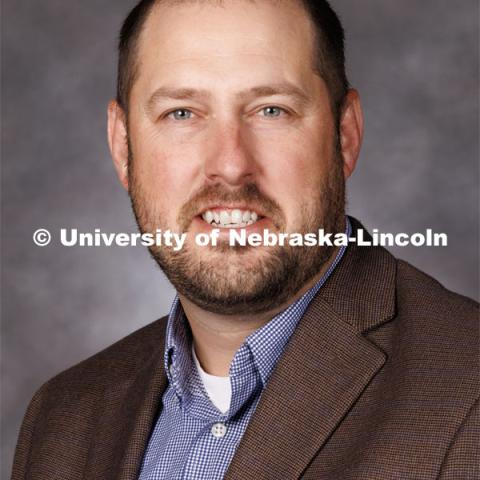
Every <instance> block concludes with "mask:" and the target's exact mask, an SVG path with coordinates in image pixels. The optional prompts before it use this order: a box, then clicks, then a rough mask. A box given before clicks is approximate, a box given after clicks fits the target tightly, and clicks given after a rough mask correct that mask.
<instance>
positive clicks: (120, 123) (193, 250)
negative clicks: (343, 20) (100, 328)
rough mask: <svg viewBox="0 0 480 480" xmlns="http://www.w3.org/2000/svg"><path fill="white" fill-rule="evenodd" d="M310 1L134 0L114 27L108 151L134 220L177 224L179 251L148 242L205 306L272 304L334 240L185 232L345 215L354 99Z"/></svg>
mask: <svg viewBox="0 0 480 480" xmlns="http://www.w3.org/2000/svg"><path fill="white" fill-rule="evenodd" d="M315 3H316V5H315V6H313V2H301V1H300V0H257V1H252V0H225V1H221V2H220V1H214V0H207V1H201V0H198V1H186V0H184V1H173V0H160V1H157V2H141V4H140V6H138V7H137V10H136V11H135V10H134V13H133V14H131V15H130V16H129V18H128V19H127V21H126V23H125V25H124V27H123V29H122V39H121V43H120V47H121V53H120V65H119V87H118V98H117V102H112V103H111V105H110V108H109V142H110V147H111V150H112V156H113V159H114V162H115V165H116V167H117V171H118V174H119V177H120V180H121V181H122V184H123V185H124V186H125V187H126V188H128V190H129V194H130V197H131V200H132V206H133V209H134V212H135V216H136V218H137V222H138V224H139V228H140V229H141V230H142V231H144V232H153V231H155V229H157V228H160V229H163V230H166V229H170V230H173V231H176V232H187V234H188V238H187V242H186V246H185V247H184V249H183V250H181V251H180V252H173V251H172V250H171V249H169V248H167V247H152V248H151V250H150V251H151V253H152V255H153V256H154V258H155V259H156V260H157V261H158V263H159V264H160V266H161V267H162V269H163V270H164V271H165V273H166V274H167V276H168V277H169V279H170V280H171V281H172V283H173V284H174V286H175V287H176V288H177V290H178V291H179V293H180V294H182V295H184V296H185V297H187V298H188V299H189V300H191V301H192V302H194V303H195V304H197V305H199V306H200V307H202V308H204V309H206V310H210V311H213V312H217V313H225V314H240V313H246V312H251V313H254V312H262V311H267V310H269V309H272V308H275V307H276V306H278V305H281V304H283V303H284V302H286V301H287V300H288V299H289V298H290V297H292V296H293V295H294V294H295V293H297V292H298V290H299V289H300V288H301V287H302V286H303V285H304V284H305V283H306V282H307V281H309V280H310V279H311V278H312V277H313V276H315V274H317V273H318V272H319V270H320V269H321V268H322V266H323V265H324V264H325V263H326V262H327V261H328V259H329V258H330V256H331V254H332V251H331V250H330V249H328V248H326V247H256V248H253V247H241V248H231V247H228V246H227V245H225V244H224V243H223V242H221V245H220V247H217V248H215V247H199V246H197V245H196V244H195V242H194V235H195V234H197V233H200V232H209V231H211V229H212V228H214V227H216V226H219V227H220V228H221V231H222V234H223V236H222V237H221V238H224V236H225V235H224V234H226V233H227V230H228V228H224V227H225V224H229V223H235V224H236V225H237V227H238V228H246V229H247V232H252V231H258V232H260V233H261V232H263V229H264V228H267V229H269V230H270V231H273V232H275V233H278V232H287V233H294V232H295V233H307V232H316V230H318V229H319V228H324V229H326V230H328V231H331V232H333V233H335V232H337V231H339V230H342V229H343V228H344V183H345V177H347V176H349V175H350V174H351V172H352V171H353V168H354V166H355V162H356V159H357V156H358V152H359V148H360V142H361V135H362V119H361V111H360V106H359V100H358V96H357V94H356V92H354V91H352V90H350V91H347V82H346V78H345V74H344V68H343V31H342V29H341V26H340V24H339V22H338V19H337V18H336V16H335V15H334V14H333V12H332V11H331V9H330V8H329V7H328V4H327V3H326V2H315ZM312 12H314V13H315V15H317V16H318V18H317V17H315V16H314V15H313V13H312ZM132 15H133V17H132ZM322 15H323V16H322ZM315 18H317V20H316V21H315ZM135 21H136V24H135ZM322 22H323V24H325V27H324V28H323V29H319V27H318V25H321V24H322ZM128 32H129V35H130V37H128ZM129 42H130V43H129ZM122 48H123V50H122ZM222 211H223V213H222ZM256 216H257V217H258V219H257V218H256ZM212 217H213V219H212ZM215 217H217V218H216V219H215ZM212 221H213V222H215V221H217V222H216V223H220V225H217V224H216V223H214V224H213V225H212V224H210V223H211V222H212ZM241 222H244V223H249V224H250V223H251V224H250V225H248V226H246V227H245V226H242V225H243V224H242V223H241ZM252 222H253V223H252Z"/></svg>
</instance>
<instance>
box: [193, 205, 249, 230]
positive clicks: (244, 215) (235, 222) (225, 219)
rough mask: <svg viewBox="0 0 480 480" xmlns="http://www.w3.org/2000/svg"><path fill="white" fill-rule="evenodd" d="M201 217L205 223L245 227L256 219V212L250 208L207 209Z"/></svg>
mask: <svg viewBox="0 0 480 480" xmlns="http://www.w3.org/2000/svg"><path fill="white" fill-rule="evenodd" d="M202 218H203V219H204V220H205V221H206V222H207V223H209V224H211V225H214V226H217V227H223V228H227V227H246V226H247V225H251V224H252V223H255V222H256V221H257V220H258V214H257V213H256V212H252V211H250V210H240V209H238V208H236V209H234V210H231V211H227V210H221V211H218V210H216V211H212V210H207V211H206V212H204V213H203V214H202Z"/></svg>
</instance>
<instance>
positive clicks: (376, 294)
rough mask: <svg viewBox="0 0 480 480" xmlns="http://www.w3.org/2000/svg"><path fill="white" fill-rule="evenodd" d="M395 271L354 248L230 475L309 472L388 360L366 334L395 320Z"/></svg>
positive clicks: (323, 294) (380, 256) (272, 384)
mask: <svg viewBox="0 0 480 480" xmlns="http://www.w3.org/2000/svg"><path fill="white" fill-rule="evenodd" d="M352 223H353V224H354V227H355V228H359V226H360V225H359V224H358V222H356V221H355V220H353V221H352ZM395 268H396V265H395V260H394V259H393V257H392V256H391V255H390V254H389V253H388V252H386V250H384V249H379V248H376V247H369V248H368V249H362V248H361V247H356V246H355V245H352V246H350V247H349V248H348V249H347V252H346V253H345V256H344V258H343V259H342V261H341V262H340V264H339V265H338V266H337V269H336V270H335V271H334V273H333V274H332V276H331V277H330V279H329V280H328V281H327V283H326V284H325V285H324V287H323V288H322V289H321V290H320V292H319V293H318V294H317V296H316V297H315V298H314V300H313V301H312V303H311V304H310V306H309V307H308V309H307V311H306V313H305V315H304V317H303V318H302V320H301V321H300V323H299V325H298V327H297V329H296V331H295V332H294V334H293V335H292V338H291V339H290V341H289V343H288V344H287V347H286V349H285V351H284V353H283V355H282V357H281V358H280V360H279V362H278V364H277V366H276V368H275V370H274V372H273V374H272V377H271V379H270V381H269V383H268V385H267V388H266V389H265V391H264V392H263V394H262V398H261V399H260V402H259V404H258V406H257V409H256V411H255V413H254V415H253V416H252V419H251V420H250V423H249V426H248V428H247V430H246V432H245V434H244V436H243V438H242V440H241V442H240V444H239V446H238V449H237V451H236V453H235V456H234V457H233V460H232V463H231V464H230V467H229V469H228V471H227V474H226V476H225V479H226V480H249V479H251V480H261V479H271V478H289V479H293V478H299V477H300V476H301V475H302V472H303V471H304V470H305V468H306V467H307V465H308V463H309V462H310V461H311V459H312V458H313V457H314V456H315V455H316V453H317V452H318V451H319V450H320V449H321V448H322V446H323V445H324V444H325V442H326V441H327V440H328V438H329V436H330V435H331V434H332V432H333V431H334V430H335V428H336V427H337V425H338V424H339V423H340V422H341V421H342V419H343V418H344V416H345V415H346V414H347V413H348V411H349V409H350V408H351V407H352V405H353V404H354V403H355V401H356V400H357V399H358V398H359V396H360V395H361V394H362V392H363V390H364V389H365V388H366V387H367V385H368V384H369V382H370V381H371V380H372V378H373V377H374V376H375V374H376V373H377V372H378V371H379V370H380V369H381V368H382V366H383V365H384V363H385V361H386V355H385V353H384V352H383V351H382V350H380V348H379V347H377V346H376V345H374V344H373V343H372V342H370V341H369V340H368V339H366V338H365V337H364V336H363V335H362V333H363V332H365V331H366V329H367V328H368V329H369V328H373V327H374V326H377V325H379V324H381V323H382V322H385V321H387V320H389V319H391V318H392V317H393V315H394V312H395V286H394V279H395Z"/></svg>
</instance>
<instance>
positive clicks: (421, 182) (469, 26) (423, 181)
mask: <svg viewBox="0 0 480 480" xmlns="http://www.w3.org/2000/svg"><path fill="white" fill-rule="evenodd" d="M133 3H134V2H133V1H130V0H96V1H92V0H82V2H67V1H65V0H44V1H42V2H27V1H21V0H8V1H4V2H3V33H2V37H3V38H2V40H3V42H2V43H3V57H2V61H3V69H2V72H3V98H2V99H3V106H2V108H3V112H2V122H3V140H4V142H3V151H2V153H3V155H2V156H3V165H2V202H1V207H2V248H3V250H2V273H3V276H2V281H3V282H2V283H3V285H2V286H3V289H2V290H3V292H2V293H3V295H2V300H3V301H2V332H1V333H2V388H1V394H2V436H3V441H2V445H3V453H2V460H1V463H2V466H3V467H2V468H3V470H2V473H3V474H4V475H5V478H6V477H7V472H8V471H9V470H10V465H11V458H12V455H13V449H14V444H15V440H16V436H17V433H18V428H19V424H20V421H21V418H22V415H23V413H24V411H25V408H26V406H27V403H28V401H29V399H30V398H31V396H32V394H33V393H34V391H35V390H36V389H37V388H38V387H39V386H40V385H41V384H42V383H43V382H44V381H46V380H47V379H48V378H50V377H51V376H53V375H54V374H55V373H57V372H59V371H61V370H63V369H64V368H66V367H68V366H70V365H72V364H74V363H76V362H78V361H80V360H82V359H84V358H86V357H87V356H89V355H91V354H93V353H95V352H97V351H99V350H100V349H102V348H104V347H106V346H107V345H109V344H111V343H113V342H114V341H116V340H118V339H120V338H121V337H123V336H125V335H127V334H128V333H130V332H132V331H134V330H135V329H137V328H139V327H141V326H142V325H145V324H147V323H149V322H151V321H153V320H155V319H156V318H158V317H160V316H162V315H163V314H165V313H166V312H167V310H168V307H169V303H170V301H171V299H172V296H173V289H172V287H171V286H169V284H168V283H167V281H166V280H165V278H164V276H163V275H162V274H161V272H160V271H159V270H158V268H157V267H156V265H154V263H153V262H152V261H151V260H150V258H149V256H148V253H147V251H146V250H143V249H142V248H134V247H131V248H121V247H114V248H90V249H88V248H84V249H82V248H80V247H79V248H65V247H61V246H58V243H57V245H54V244H52V245H50V246H48V247H45V248H40V247H36V246H34V245H33V243H32V233H33V231H34V230H35V229H37V228H39V227H45V228H49V229H51V230H52V231H55V230H57V231H58V229H59V228H61V227H78V228H79V229H82V230H84V231H92V230H93V229H94V228H96V227H98V228H102V230H104V231H111V232H120V231H134V230H135V224H134V220H133V216H132V214H131V212H130V207H129V201H128V198H127V195H126V193H125V192H124V191H123V189H122V188H121V187H120V185H119V184H118V183H117V180H116V176H115V173H114V169H113V166H112V164H111V161H110V158H109V153H108V149H107V143H106V135H105V124H106V113H105V112H106V105H107V102H108V100H109V99H110V97H111V96H112V94H113V93H114V87H115V62H116V58H115V46H116V45H115V44H116V37H117V31H118V28H119V25H120V22H121V20H122V18H123V16H124V15H125V14H126V12H127V11H128V10H129V8H130V7H131V6H132V5H133ZM332 3H333V5H334V7H336V8H337V9H338V11H339V13H340V14H341V16H342V18H343V20H344V24H345V27H346V31H347V54H348V70H349V74H350V78H351V81H352V83H353V85H354V86H356V87H357V88H358V89H359V90H360V92H361V94H362V96H363V106H364V113H365V118H366V135H365V143H364V147H363V151H362V155H361V158H360V161H359V164H358V169H357V171H356V173H355V175H354V177H353V179H352V180H351V181H350V184H349V212H350V213H351V214H353V215H355V216H357V218H359V219H361V220H362V221H363V222H364V224H365V226H367V227H368V228H378V229H380V231H392V232H401V231H402V232H403V231H405V232H410V233H413V232H416V231H424V230H425V228H427V227H430V228H433V229H434V230H436V231H440V232H446V233H448V235H449V246H448V247H447V248H403V249H401V248H397V249H394V253H395V254H396V255H398V256H399V257H402V258H404V259H406V260H408V261H410V262H411V263H413V264H415V265H417V266H418V267H420V268H421V269H423V270H425V271H426V272H428V273H430V274H431V275H432V276H434V277H436V278H437V279H438V280H439V281H440V282H442V283H443V284H444V285H445V286H446V287H448V288H450V289H452V290H454V291H457V292H460V293H462V294H465V295H468V296H471V297H475V298H478V153H479V152H478V113H479V112H478V67H479V65H478V32H479V28H478V1H477V0H462V1H458V2H451V1H449V0H421V1H420V0H402V1H401V2H399V1H398V0H362V1H358V0H333V2H332Z"/></svg>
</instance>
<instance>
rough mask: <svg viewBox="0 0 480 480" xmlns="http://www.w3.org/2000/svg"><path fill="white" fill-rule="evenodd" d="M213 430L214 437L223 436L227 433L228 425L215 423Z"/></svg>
mask: <svg viewBox="0 0 480 480" xmlns="http://www.w3.org/2000/svg"><path fill="white" fill-rule="evenodd" d="M211 431H212V435H213V436H214V437H216V438H222V437H224V436H225V434H226V433H227V427H226V426H225V424H224V423H214V424H213V426H212V430H211Z"/></svg>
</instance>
